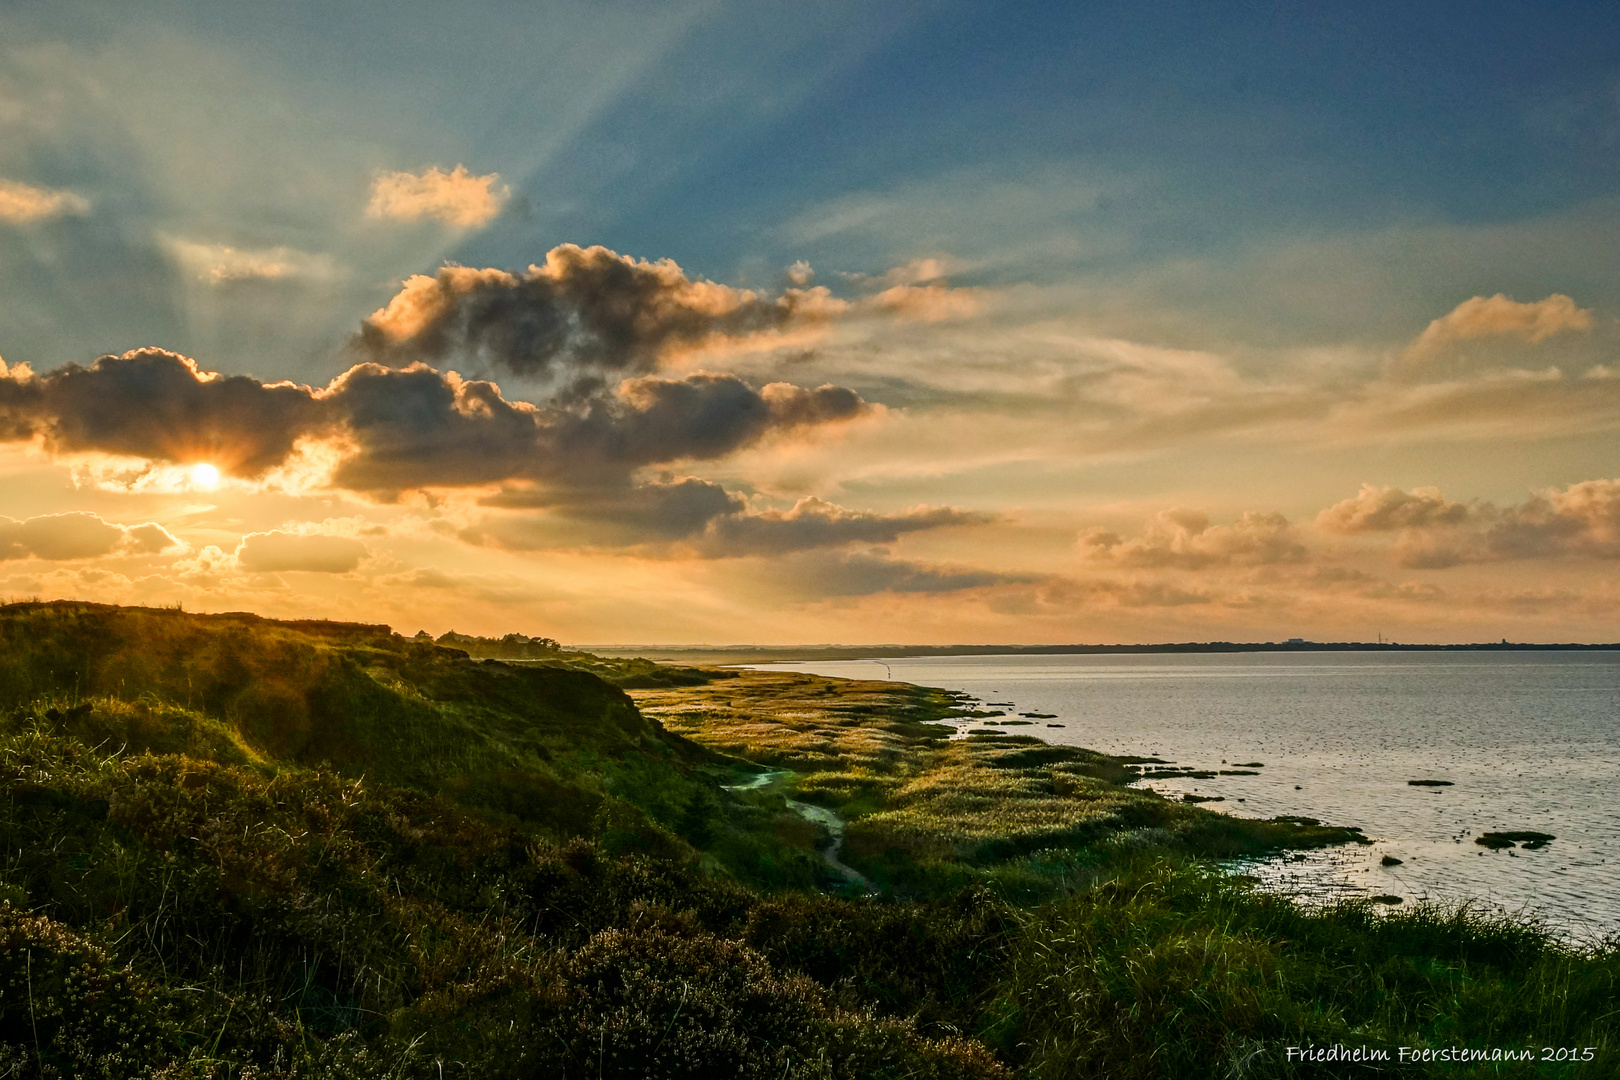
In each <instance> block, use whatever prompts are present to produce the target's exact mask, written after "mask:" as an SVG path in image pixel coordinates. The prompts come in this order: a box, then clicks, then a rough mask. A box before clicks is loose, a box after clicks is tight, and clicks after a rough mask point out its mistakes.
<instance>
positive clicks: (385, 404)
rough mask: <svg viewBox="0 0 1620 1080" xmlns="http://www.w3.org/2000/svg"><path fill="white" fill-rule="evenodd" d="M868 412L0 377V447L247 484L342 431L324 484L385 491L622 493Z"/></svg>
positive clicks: (403, 372) (372, 384)
mask: <svg viewBox="0 0 1620 1080" xmlns="http://www.w3.org/2000/svg"><path fill="white" fill-rule="evenodd" d="M864 408H865V404H864V403H863V402H862V401H861V399H860V398H859V397H858V396H857V395H856V394H854V393H853V392H851V391H849V390H845V389H843V388H840V387H834V386H823V387H820V388H819V389H814V390H809V389H804V388H801V387H796V386H789V385H787V384H785V383H772V384H769V385H767V386H765V387H764V388H763V389H755V388H754V387H752V386H750V385H749V384H747V383H745V382H744V381H743V380H741V379H739V378H736V377H735V376H731V375H711V374H701V373H700V374H695V375H689V376H687V377H685V378H683V379H666V378H659V377H655V376H646V377H642V378H636V379H630V380H627V381H626V382H624V383H623V384H622V385H621V386H620V387H618V389H617V390H615V391H612V392H608V391H602V392H600V393H598V394H596V395H594V396H592V397H590V398H588V399H587V400H585V401H583V402H573V403H571V404H569V405H568V406H562V405H558V404H555V403H547V404H544V405H532V404H529V403H527V402H522V401H509V400H507V399H506V398H505V397H504V396H503V395H502V393H501V390H500V387H498V386H497V385H495V384H494V383H492V382H488V381H484V380H477V379H463V378H461V377H460V376H458V375H456V374H455V373H454V372H439V371H436V370H434V369H432V368H430V367H427V366H425V365H420V364H418V365H413V366H410V367H407V368H393V367H387V366H384V365H381V364H359V365H356V366H355V367H353V368H351V369H350V370H348V371H347V372H345V373H344V374H342V375H340V376H338V377H337V378H336V379H334V380H333V381H332V382H331V384H330V385H328V386H327V387H326V388H324V389H322V390H312V389H311V388H309V387H306V386H295V385H293V384H290V383H263V382H260V381H258V380H256V379H252V378H249V377H246V376H231V377H225V376H221V375H217V374H214V373H212V372H205V371H202V370H200V369H199V368H198V367H197V365H196V363H195V362H194V361H192V360H191V359H189V358H187V357H184V356H179V355H177V354H175V353H169V352H163V351H161V350H156V349H145V350H139V351H136V352H131V353H126V354H124V355H123V356H104V357H102V358H101V359H99V360H97V361H96V362H95V363H94V364H92V365H91V366H89V367H80V366H78V365H69V366H67V367H65V368H62V369H60V370H58V371H55V372H52V373H50V374H47V375H43V376H35V375H33V374H31V373H30V372H29V371H28V370H27V369H26V368H12V369H8V370H5V371H0V438H5V439H9V440H14V441H15V440H25V439H33V438H40V439H42V440H43V441H44V443H45V445H46V447H47V448H48V449H51V450H53V451H55V452H58V453H62V452H86V451H100V452H103V453H110V454H121V455H129V456H134V457H142V458H147V459H151V460H158V461H169V462H188V461H207V462H210V463H212V464H214V465H217V466H218V467H219V468H220V469H221V470H223V471H224V472H227V473H230V474H232V475H236V476H244V477H253V476H259V475H262V474H263V473H264V472H266V471H267V470H269V469H271V468H273V467H275V466H276V465H279V464H282V463H284V462H286V461H287V459H288V458H289V457H290V456H291V455H292V453H293V451H294V449H295V447H296V445H297V443H298V442H299V440H300V439H301V438H306V437H308V438H312V439H324V438H333V437H337V438H339V439H340V440H341V442H342V445H343V448H344V449H343V452H342V459H341V462H340V464H339V465H338V466H337V468H336V470H335V472H334V474H333V482H334V483H335V484H337V485H338V486H340V487H346V488H349V489H352V490H357V491H366V492H372V493H375V494H378V495H381V496H384V497H386V496H389V495H393V494H397V493H398V492H401V491H405V490H409V489H414V488H424V487H460V486H470V485H481V484H490V483H496V482H500V481H503V480H514V479H523V480H532V481H541V482H549V483H554V484H558V485H560V486H563V487H568V486H574V487H581V486H599V487H606V488H612V489H623V488H626V487H628V486H630V485H629V477H630V475H631V474H632V473H633V472H634V471H635V470H637V469H640V468H643V467H645V466H649V465H661V464H667V463H671V462H676V461H681V460H706V459H714V458H718V457H723V456H724V455H726V454H729V453H731V452H733V451H735V450H739V449H741V448H743V447H745V446H748V445H751V444H752V443H755V442H757V441H759V440H760V439H762V438H764V437H766V436H767V435H769V434H772V433H793V432H796V431H800V430H803V429H805V428H808V427H813V426H817V425H825V424H829V423H834V422H837V421H840V420H845V419H848V418H851V417H853V416H856V415H858V414H859V413H860V412H861V411H862V410H863V409H864Z"/></svg>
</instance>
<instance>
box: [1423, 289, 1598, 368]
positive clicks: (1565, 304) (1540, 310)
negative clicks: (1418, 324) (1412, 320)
mask: <svg viewBox="0 0 1620 1080" xmlns="http://www.w3.org/2000/svg"><path fill="white" fill-rule="evenodd" d="M1590 329H1592V313H1591V312H1590V311H1588V310H1585V309H1583V308H1579V307H1576V306H1575V301H1573V300H1571V299H1570V298H1569V297H1567V296H1565V295H1563V294H1562V293H1553V294H1552V295H1551V296H1549V297H1547V298H1546V299H1545V300H1536V301H1533V302H1530V303H1519V302H1518V301H1517V300H1514V299H1512V298H1511V297H1508V296H1506V295H1504V294H1503V293H1497V294H1496V295H1495V296H1475V297H1472V298H1470V299H1468V300H1464V301H1463V302H1462V303H1460V304H1458V305H1457V306H1456V307H1455V308H1453V309H1452V310H1451V311H1450V312H1448V313H1446V314H1445V315H1442V316H1441V317H1440V318H1438V319H1436V320H1434V321H1433V322H1431V323H1430V324H1429V325H1428V327H1427V328H1425V329H1424V331H1423V333H1421V334H1419V335H1418V337H1417V340H1416V341H1414V342H1412V344H1411V345H1410V346H1408V347H1407V352H1408V353H1409V354H1412V355H1419V356H1421V355H1425V354H1428V353H1432V352H1436V351H1438V350H1439V349H1441V348H1443V347H1445V346H1447V345H1451V344H1454V343H1456V342H1460V341H1473V340H1475V339H1478V338H1492V337H1503V338H1512V339H1515V340H1518V341H1523V342H1526V343H1528V344H1531V345H1538V344H1540V343H1541V342H1543V341H1545V340H1547V339H1548V338H1550V337H1552V336H1553V335H1554V334H1562V333H1566V332H1568V331H1571V330H1590Z"/></svg>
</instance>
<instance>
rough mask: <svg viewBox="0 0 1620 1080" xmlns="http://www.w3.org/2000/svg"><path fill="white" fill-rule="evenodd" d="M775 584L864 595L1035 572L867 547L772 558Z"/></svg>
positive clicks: (815, 592) (945, 588)
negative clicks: (920, 558) (919, 558)
mask: <svg viewBox="0 0 1620 1080" xmlns="http://www.w3.org/2000/svg"><path fill="white" fill-rule="evenodd" d="M772 566H773V571H772V577H773V578H774V579H775V583H776V585H777V586H778V587H779V588H781V589H784V590H786V591H789V592H792V593H794V594H797V595H808V596H814V597H849V596H869V595H872V594H874V593H936V594H937V593H954V592H963V591H966V590H970V589H987V588H992V587H995V586H1003V585H1033V584H1036V583H1038V582H1040V581H1041V580H1043V579H1042V578H1041V576H1040V575H1035V574H1009V573H1003V572H1000V571H996V570H982V569H977V568H973V567H956V566H938V565H933V564H929V563H921V562H912V561H909V560H905V559H893V558H890V557H888V556H886V555H879V554H870V553H842V552H838V553H835V552H806V553H803V554H798V555H789V556H786V557H785V558H783V559H781V560H778V561H776V562H773V564H772Z"/></svg>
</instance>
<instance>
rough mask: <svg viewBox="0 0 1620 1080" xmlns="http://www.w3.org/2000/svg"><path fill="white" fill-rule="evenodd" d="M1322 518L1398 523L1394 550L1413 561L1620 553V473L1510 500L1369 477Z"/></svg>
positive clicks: (1334, 523)
mask: <svg viewBox="0 0 1620 1080" xmlns="http://www.w3.org/2000/svg"><path fill="white" fill-rule="evenodd" d="M1317 522H1318V524H1320V525H1322V526H1323V527H1325V528H1328V529H1331V530H1333V531H1335V532H1341V533H1379V532H1391V531H1397V530H1398V535H1397V537H1396V540H1395V543H1394V545H1393V546H1392V547H1391V549H1390V554H1391V557H1392V558H1393V559H1394V560H1395V561H1396V562H1397V563H1399V564H1400V565H1402V566H1407V567H1411V568H1414V569H1425V570H1442V569H1446V568H1448V567H1452V566H1460V565H1463V564H1465V563H1482V562H1493V561H1498V560H1503V559H1534V558H1556V557H1583V558H1595V559H1620V480H1587V481H1584V482H1582V483H1578V484H1571V485H1570V486H1569V487H1567V488H1549V489H1547V490H1545V491H1541V492H1538V493H1536V494H1535V495H1533V496H1532V497H1531V498H1530V499H1528V500H1526V501H1525V502H1523V503H1519V504H1517V505H1514V506H1507V507H1497V506H1494V505H1492V504H1490V503H1483V502H1481V503H1470V504H1463V503H1457V502H1453V501H1452V500H1450V499H1447V498H1446V497H1445V496H1444V495H1442V494H1441V493H1440V492H1439V490H1437V489H1435V488H1417V489H1414V490H1412V491H1403V490H1401V489H1400V488H1391V487H1375V486H1374V485H1371V484H1364V485H1362V488H1361V491H1360V492H1359V493H1358V494H1357V495H1356V496H1354V497H1353V498H1350V499H1346V500H1344V501H1343V502H1340V503H1336V504H1334V505H1333V506H1330V507H1328V508H1327V509H1326V510H1324V511H1322V513H1321V514H1320V515H1319V516H1318V518H1317Z"/></svg>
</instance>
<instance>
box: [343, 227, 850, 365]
mask: <svg viewBox="0 0 1620 1080" xmlns="http://www.w3.org/2000/svg"><path fill="white" fill-rule="evenodd" d="M843 307H844V305H843V304H842V302H840V301H838V300H835V299H833V298H832V296H831V295H830V294H828V293H827V291H826V290H825V289H796V288H795V289H788V290H787V291H786V292H784V293H782V294H781V295H779V296H774V297H773V296H766V295H763V294H760V293H756V292H753V291H751V290H748V289H734V288H731V287H729V286H726V285H719V284H716V283H714V282H710V281H701V280H693V279H692V278H689V277H688V276H687V275H686V272H685V271H683V270H682V269H681V268H680V267H679V266H677V265H676V264H675V263H674V262H672V261H670V260H668V259H662V260H659V261H658V262H645V261H642V260H639V259H635V258H632V257H630V256H626V255H620V254H618V253H617V252H614V251H610V250H609V249H607V248H605V247H599V246H598V247H589V248H582V247H579V246H577V245H575V244H564V245H562V246H560V247H556V248H553V249H552V250H551V251H550V252H548V253H547V254H546V261H545V262H544V263H543V264H541V265H537V266H530V267H529V269H528V270H527V271H525V272H523V273H518V274H514V273H509V272H507V271H504V270H494V269H483V270H477V269H473V268H471V267H465V266H446V267H444V268H442V269H441V270H440V271H439V272H438V273H437V274H435V275H434V276H432V277H428V276H426V275H417V276H415V277H412V278H410V279H409V280H407V281H406V282H405V285H404V287H403V288H402V289H401V290H400V292H399V293H398V294H397V295H395V296H394V298H393V299H392V300H390V301H389V302H388V305H387V306H386V307H384V308H382V309H380V310H379V311H377V312H375V313H373V314H372V315H371V316H370V317H369V318H368V319H366V320H365V323H364V325H363V326H362V328H361V332H360V337H359V339H358V345H359V347H360V348H361V349H363V350H364V351H365V352H366V353H367V354H369V355H370V356H372V357H373V358H375V359H378V360H383V361H386V362H389V363H410V362H412V361H417V360H421V361H426V362H428V363H432V364H444V363H455V364H461V365H466V364H469V363H472V364H477V363H480V362H482V363H488V364H493V365H498V366H500V367H502V368H505V369H506V370H508V371H512V372H515V373H518V374H523V375H541V376H556V375H559V374H563V375H579V374H585V373H591V372H595V373H598V374H612V375H624V374H645V373H649V372H651V371H653V370H655V368H656V367H657V364H658V360H659V358H660V357H661V356H663V355H665V354H667V353H669V352H671V351H676V350H680V349H683V348H691V347H695V346H701V345H703V344H705V343H708V342H710V341H713V340H715V339H719V338H740V337H747V336H749V335H752V334H757V333H760V332H762V331H769V330H778V329H781V328H783V327H785V326H787V325H789V324H790V323H794V322H804V321H810V320H815V319H820V318H825V317H827V316H829V315H831V314H835V313H837V312H839V311H841V310H842V308H843Z"/></svg>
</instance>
